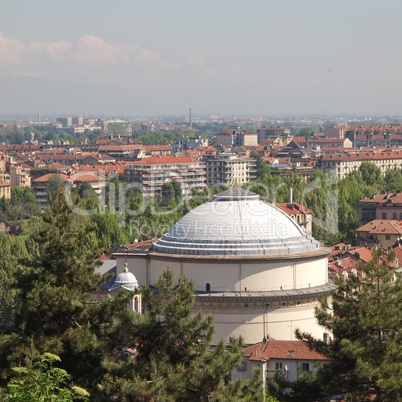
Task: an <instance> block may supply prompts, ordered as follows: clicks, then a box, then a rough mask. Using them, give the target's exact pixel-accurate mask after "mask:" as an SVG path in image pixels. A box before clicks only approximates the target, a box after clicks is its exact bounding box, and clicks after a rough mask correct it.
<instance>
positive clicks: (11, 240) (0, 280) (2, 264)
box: [0, 233, 34, 332]
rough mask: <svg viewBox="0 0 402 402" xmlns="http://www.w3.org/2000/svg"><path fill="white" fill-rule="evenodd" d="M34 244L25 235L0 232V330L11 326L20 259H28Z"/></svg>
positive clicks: (16, 293) (15, 304)
mask: <svg viewBox="0 0 402 402" xmlns="http://www.w3.org/2000/svg"><path fill="white" fill-rule="evenodd" d="M28 248H29V249H30V250H31V253H33V254H34V245H33V244H31V243H30V241H29V239H28V238H26V237H25V236H12V235H10V234H9V233H0V300H1V303H0V332H2V331H6V330H7V328H8V327H10V326H11V324H12V322H13V319H14V314H15V309H16V306H17V295H18V289H17V288H16V287H15V283H16V280H17V275H18V264H19V261H20V260H29V259H30V257H31V253H30V252H29V251H28Z"/></svg>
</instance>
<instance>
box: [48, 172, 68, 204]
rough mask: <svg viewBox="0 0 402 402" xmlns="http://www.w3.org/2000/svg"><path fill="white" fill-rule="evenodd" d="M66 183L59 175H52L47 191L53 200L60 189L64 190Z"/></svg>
mask: <svg viewBox="0 0 402 402" xmlns="http://www.w3.org/2000/svg"><path fill="white" fill-rule="evenodd" d="M64 186H65V183H64V181H63V179H62V177H61V175H59V174H54V175H52V176H51V177H50V178H49V180H48V182H47V185H46V190H47V193H48V195H49V197H50V198H51V199H55V198H56V197H57V194H58V192H59V189H61V188H63V189H64Z"/></svg>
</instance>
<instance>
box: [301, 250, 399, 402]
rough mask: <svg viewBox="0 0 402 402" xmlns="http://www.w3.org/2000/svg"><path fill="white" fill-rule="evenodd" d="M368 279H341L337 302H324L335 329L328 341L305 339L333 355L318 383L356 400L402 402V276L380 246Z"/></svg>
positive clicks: (325, 322) (320, 313)
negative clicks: (388, 264) (401, 308)
mask: <svg viewBox="0 0 402 402" xmlns="http://www.w3.org/2000/svg"><path fill="white" fill-rule="evenodd" d="M362 271H363V278H357V277H352V278H350V279H346V280H345V279H344V278H339V279H338V280H337V285H338V288H337V290H336V291H335V292H334V294H333V300H332V305H330V304H329V303H327V302H322V304H321V307H320V308H318V309H317V311H316V316H317V319H318V322H319V323H320V325H322V326H323V327H325V328H327V329H328V330H329V331H330V332H332V333H333V336H334V340H333V342H330V343H328V344H325V343H323V342H322V341H319V340H317V339H314V338H313V337H312V336H311V335H309V334H305V333H304V334H300V333H298V334H297V335H298V337H299V339H303V340H305V341H306V342H308V343H309V345H310V346H311V347H313V348H314V349H316V350H318V351H319V352H321V353H324V354H325V355H326V356H328V357H329V358H331V359H332V360H333V361H332V363H331V364H330V365H329V366H327V367H325V368H323V369H322V370H320V372H319V375H318V384H319V385H320V386H321V387H322V388H323V389H324V390H326V391H328V392H332V393H341V392H348V393H350V394H351V400H353V401H374V400H375V401H383V402H388V401H389V402H393V401H400V400H402V383H401V381H400V378H401V375H402V363H401V362H402V333H401V327H402V312H401V310H400V308H399V306H400V305H401V303H402V282H401V281H402V279H401V277H399V276H397V277H396V279H395V280H394V274H393V273H392V272H391V271H390V269H389V268H388V266H387V259H386V258H384V257H383V256H381V252H380V250H379V249H375V250H374V251H373V259H372V261H370V262H369V263H368V264H365V265H364V266H362Z"/></svg>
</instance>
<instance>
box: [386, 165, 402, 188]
mask: <svg viewBox="0 0 402 402" xmlns="http://www.w3.org/2000/svg"><path fill="white" fill-rule="evenodd" d="M384 181H385V191H386V192H388V193H390V192H396V191H401V190H402V171H401V170H400V169H390V170H387V171H386V172H385V176H384Z"/></svg>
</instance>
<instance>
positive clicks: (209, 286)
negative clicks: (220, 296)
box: [205, 283, 211, 292]
mask: <svg viewBox="0 0 402 402" xmlns="http://www.w3.org/2000/svg"><path fill="white" fill-rule="evenodd" d="M205 288H206V289H205V290H206V291H207V292H210V291H211V285H210V284H209V283H207V284H206V286H205Z"/></svg>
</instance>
